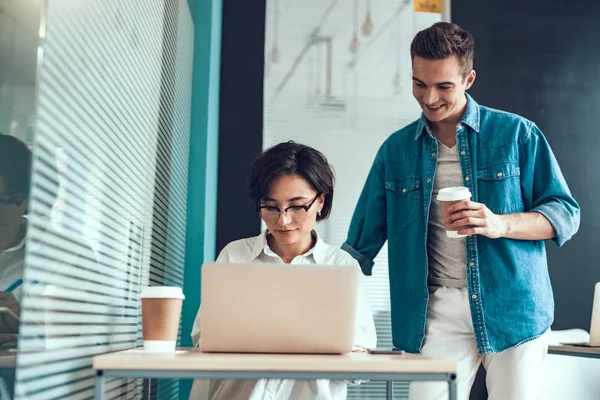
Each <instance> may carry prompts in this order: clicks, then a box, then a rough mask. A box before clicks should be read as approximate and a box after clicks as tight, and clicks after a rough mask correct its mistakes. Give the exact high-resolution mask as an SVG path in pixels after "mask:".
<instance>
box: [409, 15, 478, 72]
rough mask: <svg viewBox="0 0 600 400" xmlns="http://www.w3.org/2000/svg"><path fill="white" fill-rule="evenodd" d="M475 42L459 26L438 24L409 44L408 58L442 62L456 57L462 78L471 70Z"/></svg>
mask: <svg viewBox="0 0 600 400" xmlns="http://www.w3.org/2000/svg"><path fill="white" fill-rule="evenodd" d="M474 55H475V40H473V36H471V34H470V33H469V32H467V31H465V30H464V29H462V28H461V27H460V26H458V25H456V24H451V23H448V22H438V23H436V24H433V25H432V26H430V27H429V28H427V29H424V30H422V31H420V32H419V33H417V34H416V35H415V37H414V39H413V41H412V43H411V44H410V57H411V59H412V60H413V61H414V59H415V57H421V58H425V59H428V60H442V59H444V58H448V57H451V56H456V57H457V58H458V60H459V62H460V64H461V66H462V70H463V76H464V77H466V76H467V74H468V73H469V72H470V71H471V70H472V69H473V57H474Z"/></svg>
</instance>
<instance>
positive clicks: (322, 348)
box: [200, 263, 360, 354]
mask: <svg viewBox="0 0 600 400" xmlns="http://www.w3.org/2000/svg"><path fill="white" fill-rule="evenodd" d="M359 274H360V271H359V269H358V267H352V266H340V265H318V264H308V265H307V264H304V265H294V264H257V263H247V264H228V263H220V264H217V263H207V264H204V265H203V267H202V307H201V310H202V311H201V332H202V338H201V345H200V346H201V348H202V350H203V351H206V352H241V353H317V354H327V353H330V354H340V353H347V352H350V351H352V345H353V341H354V331H355V322H356V311H357V298H358V284H359V278H360V275H359Z"/></svg>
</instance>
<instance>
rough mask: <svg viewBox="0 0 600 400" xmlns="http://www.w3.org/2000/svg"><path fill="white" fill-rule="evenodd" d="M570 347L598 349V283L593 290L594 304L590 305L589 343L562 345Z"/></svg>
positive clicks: (599, 309)
mask: <svg viewBox="0 0 600 400" xmlns="http://www.w3.org/2000/svg"><path fill="white" fill-rule="evenodd" d="M562 344H568V345H572V346H584V347H600V282H598V283H596V287H595V289H594V302H593V305H592V321H591V323H590V341H589V342H579V343H562Z"/></svg>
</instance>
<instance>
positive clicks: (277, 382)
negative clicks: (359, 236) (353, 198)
mask: <svg viewBox="0 0 600 400" xmlns="http://www.w3.org/2000/svg"><path fill="white" fill-rule="evenodd" d="M315 234H316V232H315ZM267 235H268V232H266V231H265V232H263V233H262V234H260V235H259V236H256V237H252V238H248V239H242V240H237V241H235V242H232V243H229V244H228V245H227V246H225V248H224V249H223V251H222V252H221V254H219V257H217V262H222V263H225V262H229V263H247V262H254V263H261V264H262V263H280V264H283V263H284V262H283V260H282V259H281V257H279V256H278V255H277V254H275V253H274V252H273V251H272V250H271V249H270V248H269V245H268V244H267ZM291 264H328V265H352V266H356V267H358V263H357V261H356V260H355V259H354V258H352V256H350V255H349V254H348V253H346V252H345V251H343V250H341V249H339V248H335V247H333V246H330V245H328V244H327V243H325V242H323V241H322V240H321V239H320V238H319V236H318V235H317V236H316V242H315V245H314V246H313V247H312V248H311V249H310V250H309V251H308V252H306V253H304V254H302V255H300V256H297V257H296V258H294V259H293V260H292V262H291ZM200 312H201V310H198V315H197V316H196V320H195V321H194V327H193V329H192V340H193V342H194V345H195V346H198V345H199V342H200V336H201V326H200ZM356 317H357V318H356V328H355V333H354V345H355V346H356V347H359V348H369V347H375V346H376V344H377V334H376V332H375V323H374V322H373V314H372V312H371V307H370V306H369V302H368V300H367V297H366V292H365V288H364V284H363V282H362V279H361V280H360V286H359V291H358V310H357V316H356ZM207 382H208V381H199V380H197V381H195V382H194V386H193V387H192V392H191V393H190V400H192V399H193V400H199V399H210V400H238V399H239V400H242V399H243V400H246V399H248V400H288V399H294V400H343V399H346V394H347V384H346V382H344V381H338V380H335V381H330V380H327V379H318V380H314V381H305V380H293V379H260V380H258V381H256V380H245V381H239V380H212V381H210V385H208V384H207Z"/></svg>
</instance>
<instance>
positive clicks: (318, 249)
mask: <svg viewBox="0 0 600 400" xmlns="http://www.w3.org/2000/svg"><path fill="white" fill-rule="evenodd" d="M270 234H271V233H270V232H269V231H268V230H265V231H263V233H262V234H261V235H260V236H258V237H257V238H256V240H255V241H254V246H253V247H252V260H254V259H255V258H257V257H258V256H260V255H261V253H263V252H264V253H265V254H267V255H269V256H273V257H278V256H277V254H275V252H273V250H271V248H270V247H269V244H268V243H267V235H270ZM312 235H313V237H314V238H315V245H314V246H313V247H311V248H310V250H308V251H307V252H306V253H304V254H302V255H301V256H300V257H307V256H310V255H311V254H312V256H313V257H314V259H315V263H317V264H325V263H326V261H325V260H326V258H327V253H326V252H327V244H326V243H325V242H323V240H321V238H320V237H319V234H318V233H317V231H315V230H313V231H312Z"/></svg>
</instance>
